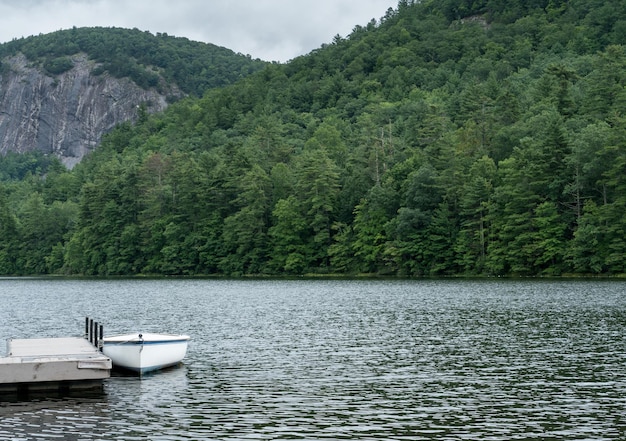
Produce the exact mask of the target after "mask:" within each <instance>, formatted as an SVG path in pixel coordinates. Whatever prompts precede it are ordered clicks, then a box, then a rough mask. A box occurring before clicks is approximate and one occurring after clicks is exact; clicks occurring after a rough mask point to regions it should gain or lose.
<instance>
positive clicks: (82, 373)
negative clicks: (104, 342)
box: [0, 337, 112, 396]
mask: <svg viewBox="0 0 626 441" xmlns="http://www.w3.org/2000/svg"><path fill="white" fill-rule="evenodd" d="M111 368H112V363H111V359H110V358H109V357H107V356H106V355H104V354H102V352H100V351H99V350H98V347H97V344H95V345H94V344H93V343H92V341H91V340H88V339H85V338H82V337H64V338H35V339H9V340H8V341H7V356H6V357H3V358H0V396H1V395H2V394H3V393H11V392H13V393H14V392H17V393H29V392H45V391H50V392H54V391H59V392H67V391H71V390H75V389H92V388H94V387H98V386H99V387H102V380H104V379H105V378H109V377H110V376H111Z"/></svg>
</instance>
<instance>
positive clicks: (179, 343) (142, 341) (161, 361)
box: [102, 333, 190, 374]
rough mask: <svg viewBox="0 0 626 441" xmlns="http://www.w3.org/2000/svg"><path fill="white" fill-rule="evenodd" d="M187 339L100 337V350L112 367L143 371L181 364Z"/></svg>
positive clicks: (145, 334)
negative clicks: (111, 363)
mask: <svg viewBox="0 0 626 441" xmlns="http://www.w3.org/2000/svg"><path fill="white" fill-rule="evenodd" d="M189 339H190V337H189V336H188V335H168V334H150V333H142V334H124V335H116V336H114V337H105V338H104V339H103V340H102V343H103V344H102V352H103V353H104V355H106V356H107V357H109V358H110V359H111V361H112V362H113V365H114V366H117V367H120V368H124V369H129V370H131V371H135V372H138V373H139V374H144V373H146V372H150V371H154V370H157V369H162V368H166V367H168V366H174V365H176V364H178V363H180V362H181V361H182V359H183V358H184V357H185V354H186V353H187V345H188V343H189Z"/></svg>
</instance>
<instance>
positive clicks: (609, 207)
mask: <svg viewBox="0 0 626 441" xmlns="http://www.w3.org/2000/svg"><path fill="white" fill-rule="evenodd" d="M33 41H35V40H33ZM59 56H62V54H60V55H59ZM171 56H175V52H172V53H171ZM133 60H135V58H133ZM105 63H106V61H105ZM182 64H183V65H184V64H185V63H184V61H183V62H182ZM249 73H251V74H250V75H247V73H246V75H245V77H243V76H242V78H241V79H239V80H238V81H236V82H235V83H233V84H228V85H225V86H219V87H212V86H210V87H209V84H208V83H206V84H205V83H202V81H198V80H194V81H195V83H194V84H195V85H193V86H190V88H189V89H188V91H189V92H190V96H189V97H188V98H185V99H182V100H180V101H178V102H176V103H174V104H172V105H171V106H170V107H169V108H168V110H167V111H165V112H164V113H161V114H155V115H143V116H142V117H141V118H140V120H139V121H138V122H137V123H136V124H133V125H131V124H122V125H121V126H119V127H117V128H116V129H115V130H113V131H112V132H110V133H109V134H108V135H107V136H106V137H105V139H104V140H103V141H102V143H101V145H100V146H99V147H98V148H97V149H96V150H95V151H94V152H93V153H92V154H91V155H90V156H88V157H87V158H85V159H84V160H83V161H82V162H81V163H80V164H78V165H77V166H76V167H74V168H73V169H72V170H67V169H65V168H64V167H63V166H62V165H61V164H60V163H59V162H58V161H56V160H55V159H54V158H52V157H47V156H43V155H41V154H27V155H17V154H9V155H7V156H5V157H3V158H2V159H1V160H0V274H4V275H27V274H28V275H33V274H61V275H88V276H112V275H140V274H141V275H228V276H242V275H328V274H339V275H381V276H382V275H384V276H403V277H423V276H459V275H462V276H568V275H585V276H588V275H602V276H619V275H624V274H626V216H625V214H626V2H624V1H622V0H569V1H566V0H424V1H421V2H420V1H410V0H401V1H400V2H399V3H398V5H397V8H396V9H389V10H388V11H386V13H385V14H384V16H383V17H382V18H380V19H377V20H376V19H373V20H372V21H371V22H369V23H367V24H366V25H357V26H355V28H354V29H353V31H352V32H351V33H350V34H349V35H348V36H346V37H342V36H339V35H337V36H336V37H335V38H334V39H333V41H332V42H329V43H328V44H325V45H323V46H322V47H320V48H319V49H317V50H315V51H313V52H312V53H310V54H307V55H304V56H301V57H298V58H296V59H294V60H292V61H290V62H288V63H285V64H278V63H272V64H264V65H263V67H262V68H261V70H258V71H256V72H249ZM199 87H200V88H204V89H202V92H201V93H200V92H198V90H199V89H198V88H199Z"/></svg>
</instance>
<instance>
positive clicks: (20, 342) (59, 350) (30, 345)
mask: <svg viewBox="0 0 626 441" xmlns="http://www.w3.org/2000/svg"><path fill="white" fill-rule="evenodd" d="M7 353H8V355H9V356H10V357H45V356H61V355H86V354H99V355H100V356H102V354H101V353H100V352H98V350H97V349H96V348H95V347H94V346H93V345H92V344H91V343H89V342H88V341H87V340H85V339H84V338H80V337H62V338H28V339H10V340H8V342H7Z"/></svg>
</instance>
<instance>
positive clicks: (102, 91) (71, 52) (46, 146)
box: [0, 28, 264, 167]
mask: <svg viewBox="0 0 626 441" xmlns="http://www.w3.org/2000/svg"><path fill="white" fill-rule="evenodd" d="M171 47H174V48H177V49H180V54H178V53H177V52H175V51H174V52H173V53H174V55H172V53H171V51H170V52H168V48H170V49H171ZM182 56H184V57H183V58H187V59H189V58H195V57H201V56H204V57H208V59H206V60H204V61H201V62H198V63H197V64H196V65H195V67H194V65H193V63H192V64H191V65H190V66H188V67H186V68H184V69H183V68H181V67H180V65H181V64H180V63H181V61H180V60H179V59H174V58H179V57H182ZM0 57H1V59H0V62H1V63H2V67H1V69H0V109H1V110H0V154H6V153H7V152H9V151H12V152H18V153H23V152H28V151H34V150H37V151H41V152H43V153H45V154H53V155H55V156H57V157H58V158H59V159H60V160H61V161H62V162H63V163H64V164H65V165H66V166H68V167H73V166H74V165H76V164H77V163H78V162H80V161H81V159H82V158H83V157H84V155H86V154H88V153H89V152H90V151H92V150H93V149H94V148H95V147H96V146H97V145H98V143H99V142H100V139H101V138H102V135H104V134H105V133H107V132H108V131H110V130H111V129H112V128H113V127H115V126H116V125H118V124H121V123H124V122H135V121H136V120H137V118H138V116H139V114H140V111H141V112H143V111H146V112H148V113H153V112H160V111H163V110H164V109H165V108H167V106H168V103H170V102H172V101H176V100H178V99H180V98H182V97H184V96H188V95H194V94H196V95H201V94H202V93H203V92H204V90H206V88H210V87H218V86H220V85H224V84H229V83H231V82H233V81H236V80H237V79H239V78H241V77H242V75H244V74H248V73H251V72H253V71H254V70H255V69H258V68H260V67H261V66H263V65H264V63H262V62H260V61H255V60H251V59H249V58H248V57H244V56H242V55H238V54H235V53H234V52H232V51H229V50H227V49H225V48H220V47H217V46H214V45H208V44H203V43H198V42H191V41H189V40H187V39H181V38H176V37H169V36H167V35H161V34H159V35H157V36H153V35H152V34H149V33H145V32H141V31H138V30H125V29H120V28H74V29H70V30H65V31H57V32H54V33H51V34H46V35H41V36H37V37H28V38H25V39H20V40H13V41H12V42H9V43H5V44H3V45H0ZM211 60H213V61H211ZM220 62H224V63H227V65H226V67H225V66H222V65H220V64H219V63H220ZM228 66H235V67H238V68H239V71H237V70H235V71H234V72H230V71H229V67H228ZM207 69H208V70H212V71H213V72H214V74H213V75H210V74H208V73H207ZM178 82H181V85H179V84H178Z"/></svg>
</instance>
